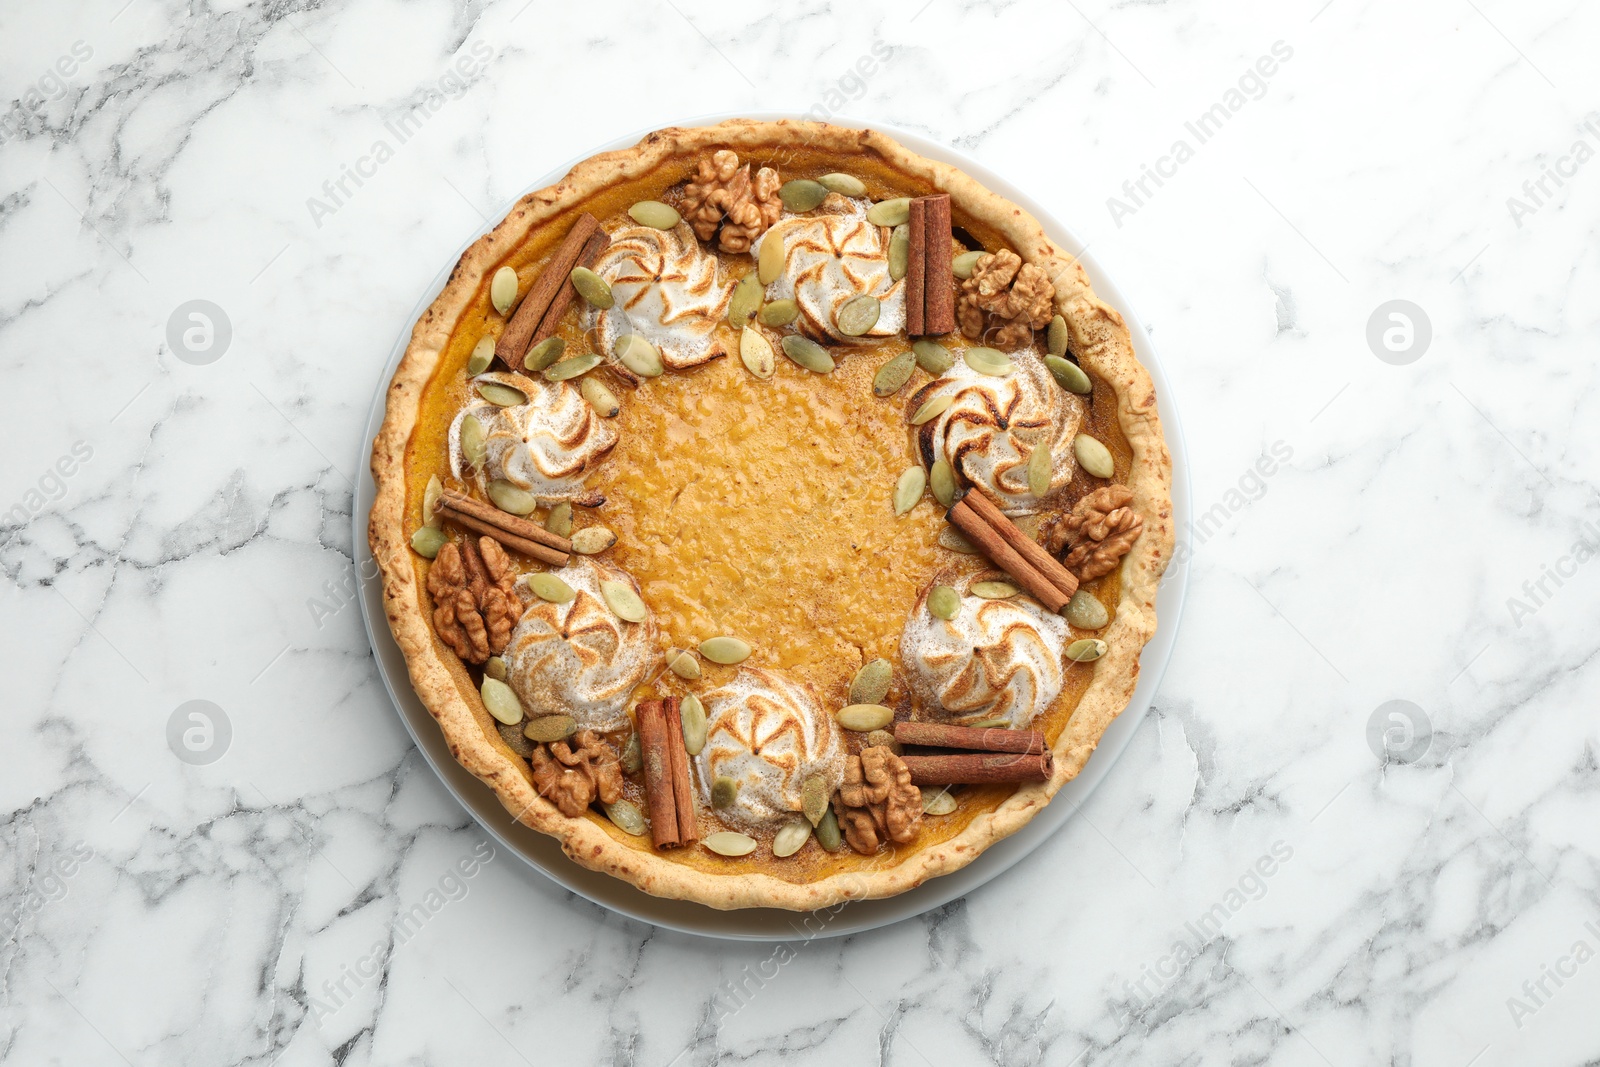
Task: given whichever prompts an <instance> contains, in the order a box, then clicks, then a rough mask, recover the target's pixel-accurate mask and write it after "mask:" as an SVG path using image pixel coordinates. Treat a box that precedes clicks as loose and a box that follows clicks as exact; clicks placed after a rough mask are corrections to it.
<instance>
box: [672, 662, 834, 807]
mask: <svg viewBox="0 0 1600 1067" xmlns="http://www.w3.org/2000/svg"><path fill="white" fill-rule="evenodd" d="M704 702H705V708H706V717H707V720H708V722H709V730H708V731H707V735H706V747H705V748H704V749H702V750H701V752H700V755H699V756H698V757H697V759H698V760H699V764H700V771H701V773H700V776H699V778H700V799H701V802H702V803H704V804H706V805H707V806H709V805H710V803H711V782H712V780H713V779H715V778H718V777H728V778H732V779H733V780H734V781H735V782H737V783H738V785H739V790H738V794H737V797H736V799H735V800H734V802H733V804H732V805H731V806H729V807H726V808H721V809H719V810H718V811H717V815H718V816H719V817H720V818H721V819H722V820H723V821H724V822H727V823H731V824H734V825H737V826H744V827H746V828H749V829H760V828H762V827H764V826H770V825H771V824H772V823H773V822H775V821H776V820H779V819H781V818H783V817H785V816H788V815H791V814H793V813H795V812H798V811H799V810H800V804H801V799H802V795H801V794H802V792H803V790H804V788H805V782H806V779H807V778H809V777H811V776H812V775H814V774H817V775H821V776H822V778H823V780H824V781H825V782H826V783H827V787H828V793H829V795H832V793H833V791H834V790H836V789H837V788H838V787H839V783H840V782H842V781H844V757H845V750H844V744H843V742H842V740H841V739H840V737H839V727H838V726H837V725H836V724H835V723H834V721H833V717H832V716H831V715H829V714H828V713H827V712H826V711H824V710H823V708H822V705H821V703H820V702H819V701H818V699H817V696H816V693H815V691H814V690H813V689H812V688H811V687H810V686H809V685H804V684H801V683H799V682H795V681H792V680H791V679H789V678H788V677H786V676H785V675H784V674H783V673H782V672H780V671H769V670H763V669H761V668H759V667H745V668H742V669H740V671H739V673H738V674H737V675H735V676H734V679H733V681H731V682H729V683H728V684H727V685H724V686H722V687H721V688H719V689H714V690H712V691H711V692H710V693H709V694H707V695H706V697H705V698H704Z"/></svg>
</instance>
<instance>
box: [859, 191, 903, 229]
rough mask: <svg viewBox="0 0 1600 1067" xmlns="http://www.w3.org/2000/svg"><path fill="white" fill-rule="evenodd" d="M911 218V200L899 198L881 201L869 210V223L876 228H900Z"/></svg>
mask: <svg viewBox="0 0 1600 1067" xmlns="http://www.w3.org/2000/svg"><path fill="white" fill-rule="evenodd" d="M910 218H911V198H910V197H909V196H897V197H895V198H894V199H893V200H880V201H878V202H877V203H876V204H873V205H872V206H871V207H870V208H868V209H867V221H868V222H870V223H872V224H873V225H874V226H898V225H900V224H901V223H902V222H906V221H908V220H910Z"/></svg>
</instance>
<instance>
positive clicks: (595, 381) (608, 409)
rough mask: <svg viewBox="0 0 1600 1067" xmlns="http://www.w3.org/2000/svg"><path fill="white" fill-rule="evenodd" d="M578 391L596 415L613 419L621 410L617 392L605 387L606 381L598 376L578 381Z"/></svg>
mask: <svg viewBox="0 0 1600 1067" xmlns="http://www.w3.org/2000/svg"><path fill="white" fill-rule="evenodd" d="M578 392H580V393H582V394H583V398H584V399H585V400H587V401H588V402H589V406H590V407H592V408H594V412H595V414H596V415H599V416H600V417H601V418H602V419H614V418H616V417H617V414H618V412H620V411H621V410H622V401H620V400H618V399H617V394H616V393H613V392H612V391H611V390H610V389H607V388H606V383H605V382H602V381H601V380H600V379H599V378H585V379H583V380H582V381H581V382H579V383H578Z"/></svg>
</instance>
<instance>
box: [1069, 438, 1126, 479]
mask: <svg viewBox="0 0 1600 1067" xmlns="http://www.w3.org/2000/svg"><path fill="white" fill-rule="evenodd" d="M1072 451H1074V452H1075V453H1077V455H1078V466H1080V467H1082V468H1083V469H1084V470H1086V471H1088V472H1089V473H1090V474H1092V475H1094V476H1095V477H1096V478H1109V477H1111V476H1112V475H1113V474H1115V473H1116V470H1117V466H1116V464H1115V463H1113V462H1112V460H1111V451H1110V450H1109V449H1107V448H1106V446H1105V445H1103V444H1101V443H1100V442H1099V441H1097V440H1095V439H1094V438H1093V437H1090V436H1089V435H1088V434H1086V433H1080V434H1079V435H1078V436H1077V437H1074V438H1073V439H1072Z"/></svg>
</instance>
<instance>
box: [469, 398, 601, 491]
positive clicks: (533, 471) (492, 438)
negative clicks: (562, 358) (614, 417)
mask: <svg viewBox="0 0 1600 1067" xmlns="http://www.w3.org/2000/svg"><path fill="white" fill-rule="evenodd" d="M473 381H474V382H495V383H497V384H499V385H509V386H510V387H511V388H513V389H516V390H517V391H518V392H520V393H522V395H523V396H525V397H527V398H528V402H527V403H525V404H517V405H515V406H513V407H505V408H503V407H500V406H498V405H496V404H491V403H489V401H487V400H484V399H483V398H482V397H480V396H478V395H477V394H476V393H474V394H473V396H472V399H471V400H470V401H468V402H467V404H465V405H464V406H463V407H462V409H461V410H460V411H459V412H457V413H456V417H455V420H454V421H453V422H451V423H450V472H451V473H452V474H454V475H455V476H456V477H457V478H462V479H466V478H467V477H468V475H466V474H464V473H463V472H465V471H467V469H468V467H469V464H468V463H467V461H466V458H465V457H464V456H463V455H462V453H461V423H462V421H463V420H464V419H465V418H466V417H467V416H468V415H472V416H474V417H475V418H477V420H478V421H479V422H481V423H482V424H483V429H484V438H485V442H486V444H487V446H488V449H487V453H486V457H485V459H484V462H483V464H482V466H481V467H479V469H478V470H477V471H476V472H474V474H475V476H476V480H477V484H478V488H479V489H483V488H485V487H486V486H488V484H489V483H490V482H491V481H494V480H495V479H497V478H498V479H503V480H505V481H508V482H510V483H511V484H512V485H515V486H516V487H517V488H519V489H525V490H527V491H528V492H530V493H532V494H533V495H534V496H536V497H538V498H539V499H540V500H542V501H562V500H565V501H570V502H571V503H574V504H581V505H584V506H586V507H595V506H598V505H599V504H602V503H604V502H605V498H604V497H602V496H600V495H599V494H598V493H596V492H593V491H592V490H589V489H586V488H585V487H584V484H583V480H584V479H585V478H586V477H588V474H589V472H590V471H592V470H593V469H594V468H595V467H596V466H598V465H599V463H600V460H601V459H602V458H604V456H605V454H606V453H607V452H610V451H611V449H612V448H613V447H614V446H615V445H616V443H617V432H616V431H615V430H613V429H612V428H611V427H610V426H608V425H606V422H605V420H604V419H602V418H601V417H600V416H599V415H598V414H596V413H595V410H594V408H592V407H590V406H589V402H588V401H587V400H585V399H583V396H582V395H581V394H580V393H579V392H578V390H577V389H575V388H573V387H572V385H571V384H570V383H568V382H550V381H545V379H544V378H543V377H539V378H530V377H528V376H527V375H525V374H512V373H507V372H503V371H496V372H491V373H488V374H480V375H478V376H477V377H476V378H474V379H473Z"/></svg>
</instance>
